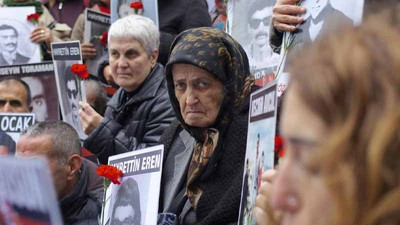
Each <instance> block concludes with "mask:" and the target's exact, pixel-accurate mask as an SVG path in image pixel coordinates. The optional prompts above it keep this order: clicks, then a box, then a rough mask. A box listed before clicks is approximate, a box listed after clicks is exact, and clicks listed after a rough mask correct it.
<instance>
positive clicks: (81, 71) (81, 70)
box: [71, 63, 89, 80]
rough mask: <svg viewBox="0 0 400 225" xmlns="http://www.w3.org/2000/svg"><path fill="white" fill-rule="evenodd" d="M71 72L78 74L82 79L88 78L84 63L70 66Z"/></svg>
mask: <svg viewBox="0 0 400 225" xmlns="http://www.w3.org/2000/svg"><path fill="white" fill-rule="evenodd" d="M71 72H72V73H74V74H76V75H77V76H79V77H80V78H81V79H82V80H84V79H87V78H89V73H88V71H87V67H86V65H85V64H79V63H75V64H73V65H72V66H71Z"/></svg>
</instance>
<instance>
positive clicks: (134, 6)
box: [130, 2, 143, 9]
mask: <svg viewBox="0 0 400 225" xmlns="http://www.w3.org/2000/svg"><path fill="white" fill-rule="evenodd" d="M130 7H131V8H132V9H143V3H142V2H132V3H131V5H130Z"/></svg>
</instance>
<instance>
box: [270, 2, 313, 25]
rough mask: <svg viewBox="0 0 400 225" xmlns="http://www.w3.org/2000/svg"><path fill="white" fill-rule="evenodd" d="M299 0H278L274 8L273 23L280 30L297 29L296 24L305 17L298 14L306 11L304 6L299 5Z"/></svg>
mask: <svg viewBox="0 0 400 225" xmlns="http://www.w3.org/2000/svg"><path fill="white" fill-rule="evenodd" d="M298 1H299V0H278V1H277V2H276V4H275V6H274V8H273V9H272V12H273V14H272V24H273V25H274V27H275V29H277V30H278V31H280V32H284V31H289V32H293V31H295V30H296V25H298V24H300V23H303V22H304V19H303V18H301V17H299V16H297V15H299V14H303V13H305V12H306V9H305V8H304V7H302V6H297V5H296V3H297V2H298Z"/></svg>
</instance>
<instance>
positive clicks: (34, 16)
mask: <svg viewBox="0 0 400 225" xmlns="http://www.w3.org/2000/svg"><path fill="white" fill-rule="evenodd" d="M39 17H40V15H39V14H37V13H32V14H29V15H28V16H27V17H26V19H27V20H29V21H31V22H32V23H33V24H36V23H38V21H39Z"/></svg>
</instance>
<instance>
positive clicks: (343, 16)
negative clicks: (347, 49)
mask: <svg viewBox="0 0 400 225" xmlns="http://www.w3.org/2000/svg"><path fill="white" fill-rule="evenodd" d="M362 3H363V0H355V1H347V0H307V1H304V2H303V3H302V6H304V7H305V8H306V9H307V12H306V13H305V14H303V15H302V17H303V18H304V19H305V21H304V23H302V24H301V25H300V26H298V29H297V31H295V32H294V33H293V35H294V36H293V37H294V39H293V44H292V45H293V47H294V48H298V47H300V46H301V45H302V43H307V42H313V41H315V40H316V39H317V38H319V37H321V36H323V35H324V34H326V33H329V32H334V31H336V30H338V29H340V28H341V27H344V26H353V25H355V24H358V23H360V20H361V15H362V9H363V8H362V7H358V6H359V5H360V4H361V6H362Z"/></svg>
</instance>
